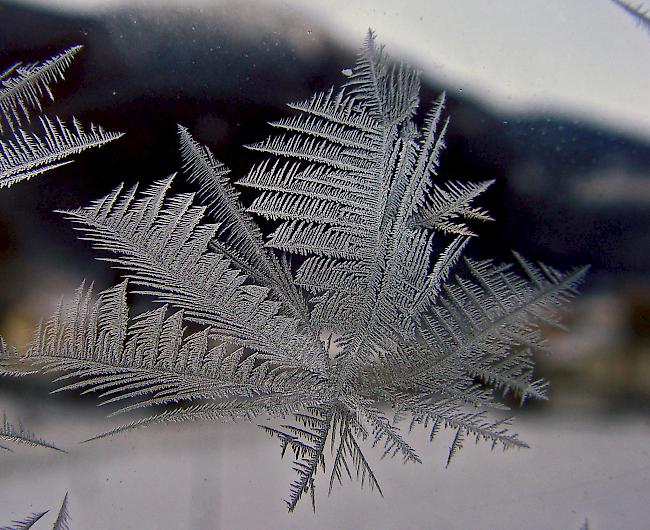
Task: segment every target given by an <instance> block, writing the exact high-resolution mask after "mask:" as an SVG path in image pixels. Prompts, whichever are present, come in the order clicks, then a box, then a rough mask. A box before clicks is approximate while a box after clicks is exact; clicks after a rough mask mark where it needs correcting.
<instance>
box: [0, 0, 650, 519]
mask: <svg viewBox="0 0 650 530" xmlns="http://www.w3.org/2000/svg"><path fill="white" fill-rule="evenodd" d="M369 27H371V28H373V29H374V30H375V31H376V32H377V34H378V39H379V41H380V42H382V43H383V44H385V45H386V47H387V51H388V53H389V54H390V55H391V57H393V58H394V59H395V60H399V61H406V62H408V63H410V64H412V65H413V66H415V67H416V68H418V69H419V70H421V72H422V82H423V88H422V92H421V100H422V112H425V111H426V110H427V108H428V105H429V103H430V102H431V101H432V100H433V98H435V97H436V96H437V94H438V93H439V92H441V91H442V90H445V91H446V92H447V95H448V97H449V104H448V107H447V113H448V114H449V115H450V116H451V128H450V131H449V136H448V139H447V145H448V148H447V150H446V151H445V153H444V155H443V157H442V160H441V172H440V173H441V175H442V176H443V177H446V178H450V179H470V180H484V179H493V178H494V179H496V184H495V185H494V186H493V187H492V188H491V190H490V191H489V192H488V193H487V194H486V195H485V199H484V200H483V202H482V203H481V204H482V205H483V206H485V207H486V208H488V209H489V210H490V211H491V212H492V214H493V215H494V217H495V219H496V221H495V222H494V223H490V224H489V225H485V226H482V227H481V232H480V236H481V237H480V238H479V239H478V240H477V241H475V242H474V243H473V244H472V247H471V248H470V251H469V252H470V255H472V256H473V257H479V258H487V257H493V258H497V259H508V255H509V254H508V253H509V251H510V249H516V250H517V251H519V252H521V253H522V254H524V255H525V256H527V257H529V258H532V259H536V260H540V261H543V262H545V263H547V264H550V265H552V266H554V267H556V268H559V269H568V268H572V267H575V266H579V265H583V264H591V266H592V268H591V272H590V274H589V277H588V279H587V283H586V284H585V286H584V288H583V295H582V296H581V297H580V298H578V299H577V300H576V301H575V303H573V304H572V305H571V306H570V307H568V308H567V311H566V312H565V317H564V322H565V323H566V325H567V327H568V328H569V330H570V331H569V332H568V333H565V332H560V331H557V330H548V340H549V343H550V349H551V350H552V351H553V354H552V355H550V356H545V357H543V358H540V359H539V360H538V366H539V373H540V375H542V376H544V377H546V378H548V379H549V380H550V381H551V383H552V391H551V399H550V401H548V402H544V403H541V404H540V403H535V404H530V405H527V406H526V407H525V408H524V409H523V410H521V411H517V415H518V417H519V418H520V420H521V421H520V422H519V423H518V426H519V432H520V433H521V434H522V437H523V438H524V439H525V440H526V441H528V442H529V443H530V444H531V445H532V446H533V449H532V450H529V451H525V452H522V451H520V452H516V453H506V454H505V455H500V454H499V455H489V454H488V453H489V450H488V448H484V447H481V446H479V447H478V448H474V447H468V448H467V449H466V450H465V453H467V454H461V455H460V458H459V459H458V461H457V462H455V463H454V464H453V465H452V466H451V467H450V469H448V470H444V466H443V464H444V457H443V453H444V452H445V450H446V442H445V440H440V441H437V442H435V443H434V444H433V445H431V446H426V445H425V442H424V438H423V439H422V440H420V444H419V445H418V447H419V449H420V452H421V454H422V456H423V457H424V460H425V462H426V464H425V465H424V466H423V467H420V468H418V469H417V473H416V471H413V470H405V469H402V467H401V466H400V465H399V464H397V463H392V462H382V463H379V464H377V466H378V467H377V469H376V471H378V474H379V476H380V478H383V484H384V483H385V484H386V486H387V487H386V488H385V489H386V490H387V495H386V497H387V498H386V499H384V500H383V501H382V500H381V499H379V498H375V497H373V496H372V495H370V494H369V493H368V492H361V493H360V492H359V491H358V486H356V485H354V484H353V485H349V486H346V488H345V489H344V490H343V491H341V492H337V493H338V494H334V495H333V498H332V499H330V500H327V499H326V498H325V495H324V490H325V489H326V488H325V487H323V488H322V489H323V491H322V492H321V495H320V497H319V501H320V502H319V504H320V506H319V508H318V511H317V513H316V515H315V516H313V515H312V514H311V513H310V512H309V510H310V507H309V506H307V504H308V503H305V505H304V506H301V507H300V509H299V513H297V514H295V515H293V516H291V517H287V516H286V515H285V514H284V513H283V504H282V502H281V501H280V499H281V498H282V495H284V493H285V488H286V485H287V484H288V483H289V481H290V480H291V474H290V469H289V473H288V474H287V469H286V468H288V467H289V466H288V462H280V461H279V458H278V452H277V451H276V449H277V447H276V446H275V445H274V444H273V443H269V442H268V440H266V439H265V436H264V435H263V433H261V432H257V431H256V430H255V429H254V427H252V426H243V427H232V426H227V427H221V426H216V427H215V426H187V427H186V426H183V427H182V428H181V427H179V428H175V427H174V428H170V429H158V430H154V431H152V432H151V433H149V432H144V433H136V434H134V435H132V436H129V437H124V438H123V439H119V440H116V441H115V442H114V443H112V444H111V443H103V442H98V443H97V444H94V445H92V446H88V447H86V446H83V448H82V449H80V450H79V451H75V455H76V456H72V455H69V456H65V457H63V456H59V455H52V456H51V455H40V454H39V455H38V456H37V457H34V456H33V454H31V453H30V454H27V453H25V454H23V453H22V452H21V453H20V454H18V455H0V457H1V458H0V476H1V477H2V480H1V482H0V524H3V523H5V522H8V521H10V520H11V518H12V517H14V518H15V517H19V516H21V515H25V514H27V513H29V512H31V511H35V510H38V509H46V508H48V507H53V506H54V505H55V504H56V503H57V502H60V498H62V497H63V494H64V493H65V491H66V490H70V497H71V511H72V515H73V525H72V528H75V529H77V528H89V529H91V528H134V529H135V528H302V527H305V526H309V527H314V528H331V527H339V528H440V529H446V528H450V529H452V528H458V529H465V528H503V529H505V528H513V529H515V528H540V529H541V528H575V529H576V530H577V528H579V527H580V525H581V524H582V522H583V521H584V519H585V517H589V520H590V528H592V529H599V528H600V529H605V528H641V527H643V525H644V524H645V523H643V520H645V519H644V518H643V517H644V515H643V514H644V513H646V504H647V500H648V492H649V491H650V458H649V456H648V450H647V447H648V435H649V434H650V230H649V229H648V227H649V226H650V171H649V167H650V66H649V65H650V32H648V31H647V28H645V27H642V26H640V25H639V24H638V23H636V21H635V20H634V19H633V18H632V17H631V16H629V14H627V13H625V12H624V11H623V10H621V9H620V8H619V7H618V6H617V5H615V4H614V3H613V2H611V1H609V0H590V1H587V0H582V1H575V2H563V1H561V0H546V1H542V0H527V1H526V2H521V1H519V0H502V1H500V2H498V3H487V2H482V1H480V0H459V1H457V2H443V1H426V2H425V1H422V2H411V3H408V6H404V5H401V3H399V2H395V1H388V0H382V1H374V2H373V1H368V2H361V1H354V0H345V1H343V0H330V1H328V2H327V3H318V2H306V1H299V0H288V1H279V0H266V1H262V0H259V1H251V0H245V1H235V0H232V1H208V0H205V1H200V0H193V1H188V2H171V1H158V2H154V1H150V2H135V3H134V2H123V1H120V0H114V1H111V0H68V1H58V2H55V1H50V0H40V1H37V0H33V1H29V2H28V1H25V2H0V71H1V70H3V69H4V68H7V67H9V66H11V65H13V64H14V63H15V62H17V61H23V62H30V61H35V60H42V59H45V58H47V57H49V56H51V55H52V54H54V53H56V52H59V51H61V50H63V49H65V48H67V47H69V46H71V45H74V44H83V45H84V50H83V51H82V53H81V54H80V55H79V56H78V57H77V58H76V60H75V61H74V63H73V65H72V67H71V68H70V69H69V72H68V74H67V76H66V82H64V83H59V84H58V85H56V86H55V89H54V94H55V97H56V101H55V102H54V103H52V104H49V105H48V106H47V107H46V113H47V114H48V115H50V116H52V115H58V116H60V117H62V118H70V117H71V116H73V115H74V116H76V117H77V118H79V119H80V120H81V121H82V123H88V122H94V123H99V124H101V125H102V126H103V127H105V128H107V129H110V130H116V131H123V132H125V133H126V136H125V137H124V138H122V139H120V140H118V141H116V142H113V143H111V144H109V145H107V146H105V147H103V148H101V149H99V150H93V151H89V152H86V153H83V154H81V155H79V156H77V157H76V161H75V163H74V164H73V165H68V166H65V167H64V168H62V169H60V170H57V171H54V172H50V173H47V174H45V175H43V176H39V177H37V178H35V179H32V180H30V181H27V182H21V183H19V184H17V185H15V186H14V187H12V188H11V189H8V190H5V189H3V190H1V191H0V334H2V335H3V336H4V337H5V338H6V339H7V340H8V341H9V342H11V343H12V344H17V345H22V344H24V343H25V342H26V341H27V340H28V339H29V336H30V333H31V329H32V328H33V325H34V324H35V322H37V321H38V320H39V319H40V318H41V317H43V316H46V315H48V314H49V313H50V312H51V311H52V310H53V308H54V306H55V304H56V302H57V301H58V299H59V297H60V295H61V294H66V293H70V292H71V291H72V290H73V289H74V288H75V287H76V286H78V284H79V283H80V281H81V279H82V278H87V279H91V280H94V281H95V282H96V284H97V285H98V286H100V287H101V288H105V287H108V286H110V285H111V284H112V283H113V282H114V281H115V280H116V279H117V276H116V275H115V273H114V272H113V271H112V270H111V269H110V268H109V267H107V266H106V264H104V263H102V262H99V261H96V260H94V259H93V252H92V251H91V250H90V248H89V245H88V244H86V243H84V242H81V241H77V240H76V238H75V236H74V233H73V231H72V229H71V227H70V226H69V224H68V223H67V222H65V221H64V220H62V218H61V215H60V214H57V213H54V212H53V211H54V210H55V209H66V208H75V207H78V206H83V205H86V204H88V203H89V202H90V201H91V200H93V199H96V198H98V197H100V196H102V195H104V194H106V193H107V192H108V191H110V190H111V189H112V188H113V187H115V186H116V185H117V184H118V183H120V182H127V183H134V182H136V181H140V182H142V183H148V182H151V181H153V180H156V179H159V178H162V177H164V176H166V175H168V174H170V173H173V172H175V171H178V170H179V169H180V159H179V155H178V153H177V145H176V136H175V130H176V123H180V124H182V125H184V126H186V127H188V128H189V129H190V131H191V132H192V133H193V134H194V136H195V137H196V138H197V139H198V140H199V141H201V142H204V143H206V144H207V145H209V146H210V147H211V149H212V150H213V152H214V153H215V155H216V156H217V158H219V159H220V160H221V161H223V162H224V163H225V164H226V165H228V166H229V167H230V168H231V169H232V170H233V176H234V177H238V176H241V175H243V174H245V172H246V170H247V169H248V168H249V167H250V166H251V165H252V163H253V161H254V157H253V155H252V154H251V153H250V152H248V151H246V150H245V149H243V148H242V147H241V146H242V145H243V144H246V143H252V142H255V141H258V140H261V139H262V138H264V137H265V136H266V135H267V134H268V133H269V128H268V127H267V126H266V122H268V121H271V120H274V119H277V118H279V117H282V116H285V115H286V114H287V110H288V109H287V108H286V106H285V103H286V102H289V101H296V100H301V99H304V98H306V97H308V96H310V95H311V94H312V93H313V92H315V91H318V90H323V89H327V88H329V87H330V86H332V85H339V84H340V83H341V80H342V76H341V70H342V69H345V68H347V67H349V66H351V65H353V64H354V62H355V55H356V51H357V49H358V47H359V46H360V44H361V42H362V40H363V38H364V36H365V34H366V32H367V29H368V28H369ZM180 180H181V179H179V182H178V183H177V184H176V186H177V188H176V189H183V183H182V182H180ZM52 388H53V386H52V384H51V383H49V382H48V381H46V380H43V381H40V380H34V379H30V380H25V381H0V409H6V410H7V412H9V413H11V414H12V415H15V416H16V417H18V416H19V417H21V418H22V419H23V420H24V422H25V423H26V424H28V425H29V427H30V428H32V429H34V430H37V431H38V433H39V434H41V435H42V436H45V437H49V438H52V439H54V440H55V441H61V440H63V441H62V442H61V443H63V442H68V443H69V444H70V445H71V446H73V445H74V444H75V442H76V441H78V440H80V439H83V437H84V436H86V435H87V436H90V435H92V434H93V433H94V432H99V431H102V430H105V427H106V425H107V423H106V422H104V421H103V414H102V411H96V410H95V409H94V402H93V399H92V398H85V399H83V398H78V397H77V396H74V395H72V394H70V395H56V396H53V397H50V396H48V395H47V394H48V392H49V391H50V390H51V389H52ZM82 420H83V421H82ZM93 428H94V430H93ZM86 431H88V432H86ZM87 436H86V437H87ZM417 436H418V435H416V440H417ZM188 447H189V449H190V450H188ZM35 458H36V460H34V459H35ZM38 459H40V460H38ZM206 460H207V461H206ZM35 461H36V462H37V464H34V462H35ZM89 467H90V468H92V472H89ZM36 484H40V486H39V487H37V486H36ZM10 485H11V486H10ZM522 490H526V491H527V492H528V493H526V494H524V493H522ZM644 499H645V500H644ZM644 503H646V504H644ZM551 504H553V505H554V506H556V507H557V509H554V511H553V513H548V512H547V510H548V509H549V506H550V505H551ZM369 510H370V511H371V512H372V514H370V512H369ZM118 521H119V522H118Z"/></svg>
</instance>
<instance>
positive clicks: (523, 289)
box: [0, 33, 585, 511]
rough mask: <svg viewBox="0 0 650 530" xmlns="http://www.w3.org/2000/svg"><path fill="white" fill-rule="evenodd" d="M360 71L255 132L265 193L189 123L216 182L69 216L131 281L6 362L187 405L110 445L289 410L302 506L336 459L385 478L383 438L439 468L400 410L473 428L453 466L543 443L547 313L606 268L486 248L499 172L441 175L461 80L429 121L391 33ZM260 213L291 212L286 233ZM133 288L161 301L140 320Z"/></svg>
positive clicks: (365, 479)
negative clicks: (481, 234) (517, 423)
mask: <svg viewBox="0 0 650 530" xmlns="http://www.w3.org/2000/svg"><path fill="white" fill-rule="evenodd" d="M346 77H347V80H346V83H345V84H344V85H343V87H342V88H341V89H340V90H335V89H331V90H328V91H325V92H323V93H319V94H316V95H314V96H313V97H312V98H309V99H307V100H305V101H301V102H297V103H292V104H290V105H289V107H290V108H291V109H293V111H294V113H295V114H294V115H293V116H291V117H288V118H284V119H281V120H279V121H277V122H274V123H272V124H271V125H272V126H273V128H274V129H275V130H276V131H277V134H276V135H272V136H271V137H269V138H268V139H266V140H263V141H261V142H258V143H256V144H253V145H250V146H249V148H250V149H251V150H252V151H253V152H254V153H255V156H259V157H261V158H259V160H260V161H259V162H258V163H257V164H255V165H254V166H253V167H252V168H251V169H250V171H249V172H248V173H247V174H246V175H245V176H244V177H243V178H241V179H239V181H238V182H237V184H238V185H239V186H244V187H247V188H249V189H252V190H253V191H254V192H255V193H256V196H255V198H254V200H253V201H252V203H251V204H250V206H249V207H248V208H244V206H243V205H242V202H241V200H240V196H239V192H238V191H237V190H236V188H235V187H234V186H233V184H232V183H231V182H230V180H229V178H228V169H227V168H226V167H225V166H224V165H223V164H221V163H220V162H219V161H218V160H217V159H216V158H215V157H214V155H213V154H212V152H211V151H210V150H209V149H208V148H207V147H205V146H203V145H201V144H200V143H198V142H197V141H196V140H195V139H194V138H192V136H191V134H190V132H189V130H188V129H186V128H184V127H179V130H178V134H179V139H180V148H181V149H180V150H181V156H182V159H183V171H184V172H185V174H186V176H187V179H188V180H189V181H190V182H191V183H194V184H196V185H198V188H199V190H198V193H197V194H196V195H194V194H191V193H181V194H176V195H174V194H172V193H170V187H171V185H172V180H173V177H169V178H167V179H164V180H161V181H158V182H156V183H154V184H153V185H151V186H149V187H148V188H146V189H144V191H142V192H138V190H137V187H133V188H130V189H128V190H125V189H124V188H122V187H119V188H117V189H115V190H114V191H113V192H111V193H110V194H108V195H107V196H105V197H103V198H101V199H99V200H97V201H95V202H94V203H92V204H91V205H89V206H87V207H84V208H80V209H78V210H73V211H67V212H64V215H65V216H66V217H67V218H69V219H70V220H71V221H72V222H73V223H74V225H75V228H76V229H77V230H79V231H80V232H81V234H82V235H81V237H82V238H83V239H86V240H89V241H90V242H91V244H92V245H93V246H94V248H95V249H97V250H98V251H100V252H102V253H103V256H102V259H105V260H108V261H109V262H111V263H112V264H113V265H114V266H116V267H117V268H118V269H120V270H121V271H123V272H124V275H125V280H124V281H123V282H122V283H120V284H118V285H116V286H114V287H112V288H110V289H108V290H105V291H103V292H101V293H99V295H95V294H93V289H92V287H87V286H86V285H85V284H84V285H82V286H81V287H80V288H79V289H78V291H77V293H76V294H75V296H74V297H73V298H72V299H71V300H70V301H69V302H67V303H64V302H62V303H61V305H60V307H59V309H58V311H57V312H56V313H55V314H54V315H53V316H52V317H51V318H50V319H49V320H47V321H45V322H44V323H43V324H41V326H40V327H39V328H38V329H37V330H36V332H35V334H34V337H33V340H32V342H31V345H30V346H29V348H28V349H27V351H25V352H23V353H21V354H18V353H16V352H15V351H13V350H11V351H10V349H9V348H7V347H5V346H4V344H2V352H3V354H2V363H1V364H0V369H1V370H2V373H4V374H6V375H20V374H22V373H28V372H33V371H34V370H35V369H40V370H44V371H47V372H51V371H56V372H61V375H60V377H59V379H58V382H59V384H60V389H61V390H63V389H66V390H82V391H83V392H94V393H96V394H97V395H98V396H99V397H100V399H101V400H102V403H103V404H111V403H119V404H120V408H118V409H117V410H115V411H114V413H122V412H127V411H130V410H133V409H135V408H143V407H148V406H151V405H167V408H166V409H164V410H163V411H162V412H160V411H159V412H157V413H154V414H153V415H151V416H149V417H146V418H141V419H136V420H133V421H131V422H130V423H126V424H124V425H122V426H119V427H117V428H115V429H113V430H111V431H108V432H106V433H102V434H99V435H98V436H97V437H95V438H103V437H105V436H109V435H113V434H116V433H118V432H124V431H128V430H131V429H135V428H140V427H144V426H147V425H153V424H165V423H172V422H183V421H191V420H219V421H222V420H232V421H236V420H241V419H244V420H252V419H254V418H256V417H259V416H260V415H266V414H271V415H275V416H277V417H280V418H284V422H283V423H282V424H281V425H279V426H268V425H267V426H263V428H264V430H265V431H266V432H267V433H268V434H269V435H270V436H272V437H274V438H277V439H278V440H279V441H280V444H281V449H282V454H284V453H285V452H286V451H287V449H288V450H289V451H290V452H291V453H292V454H293V456H294V466H293V468H294V470H295V472H296V479H295V481H294V482H292V484H291V485H290V489H289V495H288V498H287V506H288V509H289V510H290V511H292V510H294V509H295V507H296V506H297V504H298V502H299V500H300V499H301V498H303V497H304V496H305V495H308V496H309V497H310V498H311V499H312V502H315V496H314V491H315V485H316V482H317V479H318V474H319V473H320V472H322V471H325V472H326V473H327V474H328V475H329V489H330V491H331V489H332V488H333V487H334V485H336V484H338V483H341V482H342V480H343V477H344V476H345V475H347V476H349V477H350V478H356V479H359V480H360V481H361V483H362V485H363V484H364V483H367V484H368V485H369V486H370V487H371V488H372V489H376V490H377V491H379V492H380V493H381V488H380V485H379V481H378V479H377V476H376V475H375V473H374V471H373V470H372V469H371V467H370V465H369V463H368V460H367V459H366V456H365V455H364V452H363V451H364V449H363V445H364V442H368V443H370V445H372V446H377V447H379V448H380V449H381V450H382V451H383V455H384V456H389V457H399V458H401V459H402V460H403V461H405V462H416V463H417V462H421V457H420V456H419V455H418V453H417V452H416V450H415V449H414V448H413V447H412V446H411V445H410V444H409V442H408V441H407V440H406V438H405V437H404V435H403V430H402V429H400V427H399V426H400V425H403V426H406V427H407V429H408V428H415V427H418V426H419V427H423V428H425V429H427V430H428V432H429V434H430V437H431V438H432V439H433V438H434V437H435V435H436V434H437V433H438V432H439V430H440V429H441V428H443V427H444V428H448V429H451V430H452V432H453V442H452V444H451V447H450V449H449V454H448V463H449V462H450V461H451V460H452V459H453V457H454V456H455V455H456V454H457V453H458V452H459V451H460V450H461V449H462V447H463V444H464V443H466V441H467V439H470V438H475V439H476V440H477V441H478V440H485V441H487V442H488V443H490V444H491V445H492V446H493V447H495V446H499V447H502V448H503V449H509V448H512V447H524V446H526V444H525V443H524V442H523V441H521V440H520V439H519V438H518V436H517V435H516V434H515V433H513V432H512V431H511V429H510V421H511V420H510V418H509V416H508V415H507V414H506V413H505V412H504V410H505V409H507V407H506V406H505V405H504V404H503V400H502V399H501V397H502V396H504V395H507V394H511V395H513V396H515V397H516V398H517V399H519V400H520V401H521V402H523V401H525V400H526V399H545V397H546V383H545V382H544V381H542V380H539V379H537V378H536V377H535V375H534V363H533V354H534V352H535V351H538V350H540V349H544V348H545V343H544V339H543V336H542V333H541V332H540V328H539V327H538V326H539V324H544V325H549V324H550V325H559V324H558V321H557V317H556V314H557V308H558V306H560V305H562V304H564V303H565V302H566V301H567V300H568V299H569V298H571V297H572V296H574V295H575V294H576V289H577V287H578V286H579V284H580V282H581V280H582V278H583V276H584V274H585V269H576V270H574V271H571V272H568V273H562V272H558V271H556V270H555V269H553V268H550V267H547V266H544V265H535V264H532V263H530V262H528V261H526V260H525V259H524V258H522V257H521V256H519V255H518V254H514V258H513V264H512V265H500V264H496V263H493V262H491V261H475V260H472V259H469V258H467V257H466V256H465V251H466V249H467V247H468V244H469V243H470V241H472V240H473V239H475V237H476V232H475V226H476V225H477V224H478V223H480V222H483V221H489V220H491V217H490V215H489V213H488V212H486V211H485V210H483V209H482V208H480V207H477V206H476V205H475V204H474V203H475V201H476V200H477V199H478V197H479V196H480V195H481V194H483V193H484V192H485V191H486V190H487V189H488V188H489V186H490V185H491V181H486V182H478V183H472V182H450V181H447V182H443V181H441V178H440V177H439V175H438V171H439V162H440V156H441V153H442V152H443V149H444V146H445V133H446V129H447V125H448V122H447V120H445V119H444V118H443V111H444V105H445V97H444V95H442V96H441V97H440V98H439V99H438V100H437V101H436V102H434V104H433V105H432V107H431V109H430V110H429V112H428V113H427V114H426V116H425V117H424V120H423V123H422V124H418V123H416V122H415V121H414V117H415V115H416V112H417V109H418V105H419V80H418V76H417V75H416V73H414V72H413V70H412V69H410V68H409V67H408V66H406V65H394V64H392V63H391V62H390V61H389V60H388V58H387V56H386V54H385V52H384V50H383V48H382V47H381V46H379V45H378V44H377V43H376V41H375V37H374V35H373V34H372V33H369V35H368V37H367V39H366V42H365V43H364V46H363V48H362V51H361V53H360V56H359V59H358V62H357V64H356V65H355V67H354V68H352V69H350V70H347V71H346ZM27 101H28V102H29V100H27ZM12 116H13V118H12V119H14V121H15V120H17V119H18V118H19V117H20V116H19V115H16V111H15V110H14V111H13V114H12ZM54 127H55V128H56V127H57V126H54ZM58 127H62V125H59V126H58ZM77 136H78V137H81V136H80V135H77ZM23 151H24V150H23ZM0 167H1V166H0ZM255 216H263V217H265V218H266V219H268V220H269V221H271V222H273V223H274V226H275V228H274V230H273V232H272V233H271V234H270V236H268V238H265V237H264V236H263V234H262V231H261V230H260V228H259V227H258V226H257V224H256V222H255ZM206 217H207V218H208V220H207V222H206V220H205V218H206ZM291 255H295V256H297V259H296V261H297V262H298V266H296V267H292V265H291V261H290V257H291ZM129 287H132V289H131V291H132V292H133V293H139V294H145V295H147V296H149V297H151V298H153V299H154V300H155V301H157V302H158V303H159V304H160V306H159V307H158V309H154V310H151V311H147V312H144V313H142V314H139V315H130V310H129V307H128V304H127V297H128V296H130V295H129V294H128V293H129ZM330 457H331V458H330Z"/></svg>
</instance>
